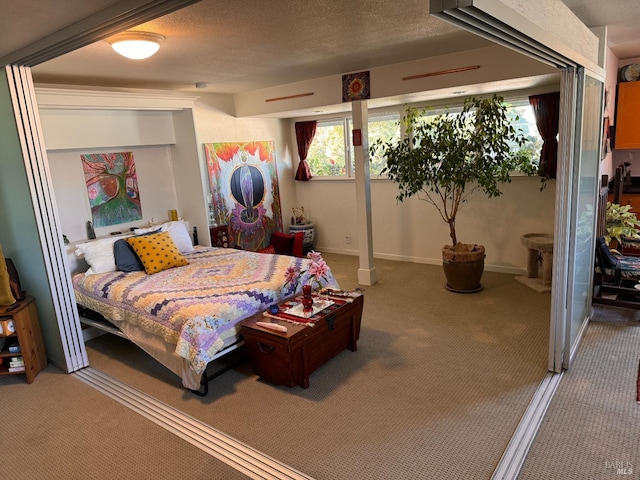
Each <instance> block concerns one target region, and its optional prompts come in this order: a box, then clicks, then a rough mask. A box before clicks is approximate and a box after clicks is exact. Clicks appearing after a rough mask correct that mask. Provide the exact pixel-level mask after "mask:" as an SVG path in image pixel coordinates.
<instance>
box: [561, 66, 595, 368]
mask: <svg viewBox="0 0 640 480" xmlns="http://www.w3.org/2000/svg"><path fill="white" fill-rule="evenodd" d="M577 80H578V81H577V87H578V88H577V95H576V100H577V101H576V106H577V109H576V112H577V115H576V124H575V134H574V143H573V145H574V160H573V162H572V163H573V165H572V172H571V182H570V184H571V197H570V198H571V205H572V208H570V209H569V211H570V212H571V213H570V223H569V239H572V241H570V242H569V257H568V258H569V269H568V285H567V286H568V288H567V303H566V305H567V318H566V322H565V332H564V342H563V343H564V345H563V346H562V352H563V354H562V367H563V368H569V366H570V363H571V359H572V358H573V354H574V353H575V350H576V348H577V346H578V344H579V341H580V338H581V335H582V332H583V330H584V328H585V327H586V325H587V322H588V320H589V317H590V315H591V299H592V290H593V264H594V248H595V215H594V213H595V205H597V203H596V198H597V190H598V186H599V179H598V176H599V166H600V149H601V145H602V142H601V135H602V98H603V95H602V94H603V82H602V81H601V80H598V79H596V78H594V77H591V76H589V75H588V74H585V73H584V70H583V69H580V70H579V71H578V78H577Z"/></svg>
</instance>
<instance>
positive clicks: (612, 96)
mask: <svg viewBox="0 0 640 480" xmlns="http://www.w3.org/2000/svg"><path fill="white" fill-rule="evenodd" d="M618 63H619V60H618V57H616V56H615V55H614V53H613V52H612V51H611V49H610V48H608V47H607V49H606V55H605V70H606V72H607V76H606V78H605V82H604V88H605V92H606V93H605V95H606V96H607V97H608V99H607V104H606V106H605V108H604V113H603V116H604V117H609V122H610V124H611V125H614V124H615V123H616V86H617V85H618V80H617V79H618ZM611 143H613V139H611ZM611 143H610V146H611ZM618 163H620V162H618ZM615 166H618V164H617V163H616V164H615ZM613 171H614V165H613V152H611V151H610V152H609V153H607V154H606V155H605V156H604V158H603V159H602V161H601V163H600V175H608V176H609V178H613ZM638 173H639V174H640V172H638Z"/></svg>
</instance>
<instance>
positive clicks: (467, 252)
mask: <svg viewBox="0 0 640 480" xmlns="http://www.w3.org/2000/svg"><path fill="white" fill-rule="evenodd" d="M484 257H485V253H484V247H483V246H482V245H476V244H458V245H456V248H455V250H454V249H453V247H452V246H451V245H445V246H444V247H442V267H443V269H444V274H445V276H446V277H447V283H446V285H445V287H446V288H447V290H450V291H452V292H458V293H472V292H479V291H480V290H482V285H481V284H480V280H481V278H482V273H483V272H484Z"/></svg>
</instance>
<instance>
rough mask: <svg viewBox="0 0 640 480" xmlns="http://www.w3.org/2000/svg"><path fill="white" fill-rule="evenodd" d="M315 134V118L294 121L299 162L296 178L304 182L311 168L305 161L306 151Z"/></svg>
mask: <svg viewBox="0 0 640 480" xmlns="http://www.w3.org/2000/svg"><path fill="white" fill-rule="evenodd" d="M315 134H316V121H315V120H311V121H309V122H296V141H297V142H298V155H299V156H300V163H299V164H298V170H297V171H296V180H301V181H303V182H306V181H307V180H309V179H310V178H311V170H309V164H308V163H307V153H309V147H310V146H311V142H312V141H313V136H314V135H315Z"/></svg>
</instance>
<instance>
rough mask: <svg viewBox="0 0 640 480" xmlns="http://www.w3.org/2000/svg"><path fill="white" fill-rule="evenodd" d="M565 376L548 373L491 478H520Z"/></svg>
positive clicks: (510, 479) (495, 479) (508, 479)
mask: <svg viewBox="0 0 640 480" xmlns="http://www.w3.org/2000/svg"><path fill="white" fill-rule="evenodd" d="M563 375H564V374H563V373H559V374H554V373H547V375H546V376H545V378H544V379H543V380H542V382H541V383H540V385H539V386H538V388H537V390H536V392H535V394H534V395H533V398H532V399H531V402H529V406H528V407H527V409H526V410H525V413H524V415H523V416H522V419H521V420H520V423H519V424H518V426H517V428H516V430H515V432H514V433H513V436H512V437H511V440H510V441H509V444H508V445H507V448H506V449H505V451H504V453H503V454H502V458H500V461H499V462H498V465H497V467H496V469H495V470H494V472H493V475H492V476H491V479H492V480H503V479H504V480H513V479H514V478H517V477H518V473H519V472H520V469H521V468H522V465H523V464H524V460H525V458H526V456H527V453H528V452H529V449H530V448H531V445H532V444H533V440H534V439H535V437H536V434H537V433H538V429H539V428H540V425H541V424H542V420H543V419H544V416H545V414H546V412H547V409H548V408H549V404H550V403H551V400H552V399H553V396H554V395H555V393H556V390H557V388H558V385H559V384H560V380H562V376H563Z"/></svg>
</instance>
